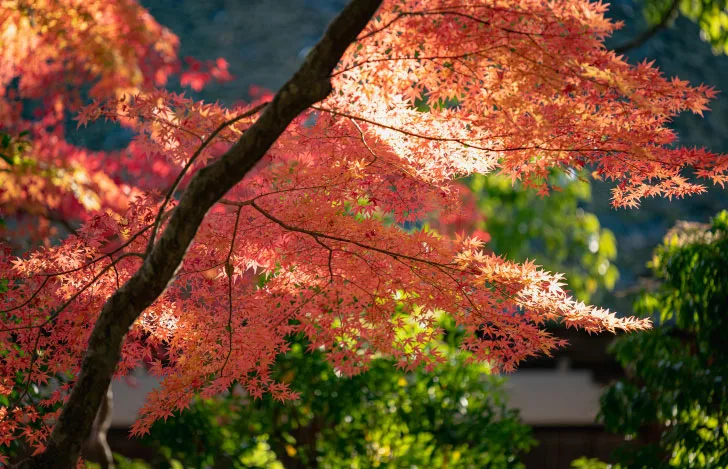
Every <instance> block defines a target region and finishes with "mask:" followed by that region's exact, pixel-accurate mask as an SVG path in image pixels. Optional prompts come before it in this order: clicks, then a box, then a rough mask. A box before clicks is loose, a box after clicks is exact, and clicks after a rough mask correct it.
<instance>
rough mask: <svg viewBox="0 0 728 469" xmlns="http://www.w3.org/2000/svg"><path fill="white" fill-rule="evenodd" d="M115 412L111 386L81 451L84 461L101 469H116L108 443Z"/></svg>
mask: <svg viewBox="0 0 728 469" xmlns="http://www.w3.org/2000/svg"><path fill="white" fill-rule="evenodd" d="M113 412H114V393H113V391H112V390H111V386H109V388H108V389H107V391H106V398H105V399H104V400H103V401H101V406H100V407H99V411H98V413H97V414H96V419H95V420H94V424H93V427H92V428H91V434H90V435H89V437H88V440H86V443H85V444H84V446H83V449H82V451H81V455H82V456H83V458H84V459H86V460H88V461H91V462H95V463H98V464H100V465H101V469H114V457H113V455H112V454H111V448H110V447H109V442H108V441H106V433H107V432H108V431H109V427H110V426H111V418H112V416H113Z"/></svg>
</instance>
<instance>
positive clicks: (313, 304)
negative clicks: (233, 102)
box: [0, 0, 728, 450]
mask: <svg viewBox="0 0 728 469" xmlns="http://www.w3.org/2000/svg"><path fill="white" fill-rule="evenodd" d="M605 11H606V6H605V5H603V4H597V3H588V2H586V1H580V0H564V1H559V2H549V3H547V2H541V1H535V0H534V1H532V0H522V1H520V2H500V1H492V0H488V1H479V2H471V3H463V2H460V1H449V0H439V1H426V2H422V1H414V0H404V1H394V0H392V1H385V2H384V4H383V5H382V7H381V8H380V10H379V11H378V13H377V15H376V16H375V17H374V18H373V19H372V20H371V22H370V23H369V25H368V26H367V27H366V28H365V29H364V30H363V31H362V32H361V33H360V34H359V37H358V40H357V41H356V43H355V44H353V45H352V46H351V47H349V49H348V51H347V53H346V54H345V55H344V57H343V58H342V59H341V61H340V63H339V65H338V67H337V68H336V70H335V71H334V73H333V74H332V77H331V80H332V84H333V92H332V93H331V94H330V95H329V96H328V97H327V98H326V99H325V100H323V101H321V102H319V103H318V104H316V105H314V106H313V107H311V108H310V109H308V110H307V111H305V112H304V113H302V114H301V115H300V116H299V117H298V118H297V119H296V120H295V121H294V122H293V123H292V124H291V125H290V126H288V128H287V129H286V131H285V132H284V133H283V134H281V135H280V136H279V138H278V139H277V141H276V142H275V144H274V145H273V147H271V148H270V150H269V151H268V152H267V154H266V156H265V157H264V159H263V160H262V161H261V162H260V163H259V164H258V165H257V166H256V167H255V169H254V170H252V171H251V172H249V173H248V174H247V176H246V177H245V179H244V180H242V181H241V182H240V183H239V184H237V185H236V186H235V187H234V188H233V189H232V190H231V191H230V192H229V193H228V194H227V195H226V196H225V197H224V198H223V199H221V200H219V202H218V203H217V204H215V205H214V207H213V208H212V209H211V210H210V211H209V212H208V213H207V216H206V217H205V219H204V221H203V223H202V224H201V226H200V227H199V230H198V231H197V235H196V237H195V239H194V242H193V243H192V245H191V246H190V247H189V249H188V250H187V252H186V255H185V257H184V261H183V263H182V265H181V266H180V268H179V270H178V271H177V273H176V276H175V278H174V280H173V281H172V282H171V283H170V284H169V286H168V288H167V289H166V290H165V291H164V293H163V294H162V295H161V296H160V297H159V298H158V299H157V300H156V301H155V302H154V303H153V304H152V305H151V306H150V307H149V308H147V309H146V310H145V311H144V312H143V314H142V315H141V316H140V317H139V318H138V320H137V321H136V322H135V323H134V325H133V326H132V328H131V329H130V330H129V332H128V334H127V336H126V340H125V342H124V345H123V350H122V357H121V360H120V362H119V364H118V367H117V369H116V374H117V376H123V375H124V374H126V373H128V372H129V371H131V370H132V369H134V368H136V367H138V366H140V365H146V366H148V368H149V370H150V372H151V373H153V374H155V375H158V376H160V377H162V378H163V386H162V387H161V388H160V389H158V390H156V391H154V392H153V393H152V394H151V395H150V396H149V399H148V402H147V405H146V406H145V407H144V409H143V411H142V414H141V415H140V418H139V420H138V422H137V423H136V424H135V425H134V427H133V430H132V432H133V433H134V434H141V433H144V432H146V431H147V430H148V428H149V426H150V425H151V423H152V422H153V421H154V420H155V419H158V418H165V417H167V416H169V415H172V413H173V412H175V411H177V410H179V409H183V408H185V407H186V406H187V405H188V403H189V402H190V398H191V397H192V396H193V394H195V393H201V394H202V395H204V396H207V395H213V394H216V393H219V392H221V391H224V390H225V389H228V388H229V387H230V386H231V385H232V384H234V383H239V384H240V385H242V386H243V387H244V389H245V390H246V391H247V392H248V393H250V394H251V395H253V396H260V395H261V394H263V393H266V392H268V393H272V394H273V395H274V396H275V397H276V398H279V399H290V398H294V397H295V394H294V393H293V392H291V391H290V390H289V388H288V386H287V385H285V384H283V383H280V382H276V381H274V380H273V379H272V378H271V376H270V370H271V364H272V363H273V362H274V360H275V358H276V356H277V355H278V354H280V353H282V352H285V351H286V350H287V349H288V338H289V337H290V335H291V334H294V333H301V334H303V335H305V336H306V337H307V339H308V340H309V341H310V344H311V348H312V349H321V350H325V351H326V353H327V357H328V359H329V360H330V361H331V363H332V364H334V365H335V367H336V368H337V369H338V370H340V371H341V372H342V373H345V374H355V373H357V372H359V371H361V370H362V369H365V368H366V366H367V362H368V360H369V359H370V358H372V357H373V356H374V355H376V354H379V353H384V354H388V355H390V356H392V357H394V358H395V359H397V360H398V361H399V363H400V366H402V367H414V366H418V365H421V364H424V365H425V366H428V365H433V364H435V363H438V362H439V361H441V357H440V356H438V354H437V353H436V351H435V350H434V349H431V348H429V347H428V343H429V342H430V341H431V340H432V339H433V338H434V337H437V336H438V335H439V332H440V331H439V330H438V328H437V319H438V317H439V315H440V314H442V313H447V314H449V315H451V316H452V317H454V318H455V320H456V321H457V323H458V324H459V325H460V326H461V327H462V328H463V329H464V330H465V331H466V332H467V334H466V339H465V341H464V343H463V344H462V346H463V347H464V348H465V349H467V350H469V351H470V352H472V358H473V360H486V361H490V362H493V363H494V364H496V365H498V366H500V367H501V368H502V369H505V370H511V369H513V368H514V366H515V365H516V364H517V363H518V362H519V361H520V360H522V359H524V358H526V357H528V356H531V355H533V354H536V353H548V352H549V351H550V350H552V349H553V348H554V347H556V346H557V345H559V343H558V340H557V339H555V338H553V337H552V336H550V335H549V334H548V333H547V332H545V331H544V330H543V329H542V326H543V324H544V322H545V321H550V320H556V321H563V322H564V323H566V324H567V325H569V326H574V327H580V328H584V329H586V330H588V331H600V330H605V329H606V330H615V329H624V330H635V329H642V328H645V327H649V320H642V319H639V320H638V319H633V318H619V317H617V316H615V315H614V314H613V313H610V312H608V311H606V310H603V309H600V308H596V307H592V306H588V305H585V304H583V303H580V302H577V301H575V300H573V299H572V298H571V297H570V296H569V294H568V293H567V291H566V290H565V289H564V284H565V280H564V279H563V278H562V276H560V275H559V274H551V273H548V272H545V271H543V270H541V269H539V267H538V266H537V265H536V264H534V263H525V264H515V263H512V262H508V261H506V260H503V259H502V258H499V257H497V256H494V255H490V254H486V253H484V252H483V251H482V248H483V242H482V241H480V240H478V239H477V238H470V237H466V236H454V237H451V236H446V235H441V234H438V233H437V232H434V231H424V230H417V229H409V230H406V229H404V226H405V222H409V223H408V224H407V225H406V226H412V224H413V223H415V224H416V223H417V222H420V221H422V220H426V219H427V217H428V216H429V214H430V213H432V212H434V211H438V210H439V211H444V212H445V213H450V214H455V215H456V214H458V213H459V211H460V210H461V202H460V198H459V197H458V193H459V191H458V190H457V186H456V184H457V179H458V178H462V177H464V176H467V175H470V174H473V173H488V172H492V171H500V172H502V173H504V174H506V175H508V176H509V177H511V178H512V179H513V180H521V181H523V182H525V183H526V185H528V186H531V187H534V188H536V189H537V190H540V191H541V192H543V193H544V194H547V193H548V191H549V180H548V176H549V174H550V171H552V170H554V169H557V170H564V171H567V170H571V169H577V170H581V169H583V168H588V169H591V170H592V171H593V172H594V175H595V177H598V178H603V179H608V180H615V181H617V182H618V184H617V185H616V187H615V189H614V192H613V204H614V205H615V206H620V207H634V206H637V205H638V204H639V201H640V200H641V199H643V198H645V197H652V196H666V197H682V196H685V195H688V194H694V193H699V192H702V191H703V190H704V189H703V186H702V185H699V184H697V183H695V182H692V181H693V180H692V179H689V177H690V172H689V171H693V172H694V174H695V175H696V176H698V177H699V178H703V179H705V180H707V181H708V182H712V183H718V184H721V185H723V184H724V183H725V182H726V180H727V176H726V171H727V170H728V160H726V158H725V157H723V156H721V155H715V154H712V153H710V152H708V151H705V150H702V149H690V148H680V147H677V146H675V143H676V135H675V134H674V133H673V131H671V130H670V129H669V128H668V127H667V125H668V124H669V122H670V120H671V119H672V118H673V117H674V116H676V115H677V114H678V113H679V112H682V111H692V112H695V113H702V112H703V111H704V110H705V109H706V105H707V102H708V100H709V99H710V98H711V97H713V96H714V94H715V92H714V91H713V90H712V89H710V88H707V87H704V86H698V87H691V86H689V85H688V84H687V83H686V82H684V81H680V80H678V79H671V80H668V79H666V78H664V77H663V76H661V74H660V73H659V71H658V70H656V69H655V68H654V67H652V66H651V64H648V63H643V64H640V65H637V66H633V65H629V64H627V63H626V62H625V61H624V59H623V58H622V57H620V56H617V55H615V54H614V53H613V52H611V51H609V50H607V49H606V48H605V47H604V45H603V40H604V39H605V38H606V37H607V36H608V35H609V34H610V33H611V32H612V31H613V30H614V29H615V28H616V27H617V25H615V24H613V23H611V22H610V21H608V20H607V19H606V18H605V16H604V14H605ZM0 18H2V19H0V41H2V49H1V50H2V52H1V53H0V54H1V55H0V90H2V91H1V92H0V116H1V117H0V119H2V131H3V132H5V133H8V134H10V135H12V136H13V138H16V137H17V138H20V137H18V136H19V135H20V133H21V132H29V133H28V134H24V135H26V137H25V138H26V139H27V140H29V141H30V147H29V148H28V149H26V150H24V152H23V154H22V155H17V156H16V158H20V159H23V158H24V159H25V160H24V161H26V160H27V161H28V163H27V165H26V166H28V168H26V167H25V166H22V165H18V164H11V163H10V162H8V161H5V162H3V161H0V184H1V185H0V210H2V212H0V214H2V216H3V217H4V218H5V217H8V216H16V215H18V214H19V213H20V212H28V213H31V214H35V215H38V214H40V215H44V214H49V213H53V214H56V215H58V216H62V217H66V218H68V217H71V218H74V219H80V220H83V221H84V224H83V225H82V226H81V228H80V229H78V230H77V231H76V233H75V234H72V235H69V236H67V237H66V238H65V239H63V240H62V241H61V242H60V243H57V244H56V245H54V246H53V247H46V248H42V249H38V250H34V251H32V252H27V253H25V254H24V255H22V256H20V257H13V256H11V255H10V251H9V250H6V251H5V253H4V255H3V256H2V258H1V259H0V279H7V291H6V292H5V293H4V294H3V296H2V297H0V308H1V309H2V311H3V315H2V317H0V341H1V342H0V343H1V344H2V345H0V350H2V352H1V355H0V393H5V394H9V393H10V392H11V388H12V387H13V386H14V385H15V384H16V383H18V382H20V383H22V385H21V386H22V388H21V390H22V389H25V390H27V389H28V387H29V386H31V385H38V386H47V387H48V389H49V392H48V393H47V396H46V397H45V398H44V399H43V400H41V401H39V402H35V401H32V400H30V399H28V398H27V391H26V392H21V393H20V398H19V399H17V400H16V402H13V403H12V404H11V405H10V406H8V407H6V408H2V409H0V419H1V420H0V443H4V444H7V443H9V442H10V441H11V440H13V439H15V438H18V437H23V438H26V439H27V440H28V441H30V442H31V443H32V444H33V445H34V446H36V447H37V448H38V449H39V450H41V449H42V448H43V441H44V439H45V438H46V436H47V434H48V432H49V431H50V428H51V426H52V424H53V422H54V419H55V418H56V417H57V415H58V412H59V411H55V412H50V413H45V414H43V415H42V416H41V415H39V413H38V411H37V410H38V409H39V408H40V407H44V406H46V407H47V406H49V405H52V404H55V403H58V402H63V401H64V399H65V398H66V396H67V393H68V391H69V389H70V388H71V387H72V385H73V377H74V376H75V375H77V374H78V372H79V370H80V365H81V360H82V358H83V356H84V353H85V352H86V349H87V344H88V341H89V337H90V335H91V333H92V329H93V326H94V324H95V321H96V319H97V317H98V315H99V312H100V311H101V308H102V306H103V305H104V303H105V302H106V301H107V298H108V297H109V296H110V295H111V294H112V293H113V292H114V291H115V290H117V289H118V288H119V287H120V286H121V285H123V284H124V282H126V281H127V280H128V279H129V278H130V277H131V276H132V275H133V274H134V272H136V271H137V269H139V267H140V265H141V264H142V262H144V260H145V256H147V255H148V254H149V252H150V249H151V246H153V244H154V242H155V240H156V239H158V237H159V234H160V233H161V231H162V230H163V229H164V228H165V226H166V223H167V221H168V219H169V215H170V213H172V211H174V209H175V206H176V204H177V203H178V202H177V201H178V200H179V198H178V197H177V195H176V194H178V193H180V192H182V191H184V189H185V187H186V184H187V181H189V178H190V177H191V176H192V175H194V174H196V173H198V172H201V171H205V169H204V168H205V166H206V165H207V164H209V163H210V162H214V161H216V160H217V159H218V158H220V157H221V155H222V154H223V153H224V152H225V151H226V150H228V149H229V148H230V147H231V146H232V145H234V144H235V142H236V141H237V140H238V139H239V138H240V136H241V135H243V134H244V133H245V132H246V130H247V129H249V128H250V127H251V126H252V125H253V124H254V123H255V122H256V121H257V119H258V117H259V116H260V113H261V112H263V111H264V110H265V108H266V103H267V102H268V101H269V100H270V97H268V96H265V97H263V98H261V99H259V100H258V101H255V102H252V103H250V104H247V105H243V106H238V107H234V108H225V107H223V106H221V105H218V104H209V103H202V102H196V101H194V100H192V99H190V98H188V97H186V96H184V95H180V94H174V93H171V92H168V91H165V90H163V89H161V88H158V86H159V85H163V84H164V83H165V81H166V79H167V77H168V75H170V74H172V73H176V72H178V71H179V70H180V68H179V64H178V62H177V58H176V44H177V39H176V38H175V37H174V36H173V35H172V34H171V33H170V32H169V31H167V30H165V29H164V28H162V27H161V26H159V25H158V24H157V23H155V22H154V20H153V19H152V18H151V17H150V16H149V15H148V14H147V13H146V12H145V11H144V10H143V9H141V7H139V6H138V5H137V4H135V3H134V2H133V1H131V0H127V1H120V2H102V1H96V0H93V1H84V2H76V1H72V0H65V1H63V2H53V1H47V2H46V1H40V0H39V1H5V2H2V3H1V4H0ZM222 65H224V63H223V64H222ZM210 70H212V71H211V72H199V71H197V70H193V72H196V73H202V76H200V75H196V74H193V75H187V78H185V80H186V82H187V83H189V84H193V85H194V84H196V83H197V84H199V83H200V82H199V80H203V81H204V80H207V79H209V78H211V77H214V76H215V75H216V74H218V75H220V74H222V75H224V73H223V72H224V66H223V67H218V65H212V66H211V67H210ZM220 70H222V72H221V71H220ZM223 78H225V77H224V76H223ZM195 86H197V85H195ZM79 89H82V90H83V91H84V92H83V93H78V92H75V91H74V90H79ZM86 96H88V97H90V98H92V99H93V102H92V103H91V104H86V105H85V106H83V107H82V108H80V107H79V106H80V103H81V100H82V98H84V97H86ZM30 100H34V101H37V102H38V103H39V104H38V106H39V107H38V109H40V110H42V111H41V113H40V115H39V116H36V117H35V118H27V117H26V116H25V114H26V113H27V109H26V108H27V106H28V103H29V101H30ZM423 107H425V108H426V109H424V110H423V109H422V108H423ZM68 111H72V112H74V114H75V118H76V120H77V121H78V124H79V125H84V124H86V123H88V122H90V121H93V120H96V119H109V120H113V121H115V122H118V123H120V124H122V125H124V126H126V127H128V128H130V129H132V130H133V131H134V134H135V137H134V140H133V142H132V144H131V145H130V147H129V148H128V149H126V150H123V151H118V152H114V153H101V152H91V151H88V150H85V149H82V148H79V147H75V146H73V145H71V144H69V143H67V142H65V136H64V133H63V130H62V129H63V126H62V125H61V121H62V119H63V116H64V115H65V113H66V112H68ZM76 111H78V112H76ZM49 129H51V130H49ZM58 376H62V377H64V379H63V380H61V381H62V382H61V381H58V379H57V377H58ZM39 418H41V419H43V420H44V421H45V422H46V423H47V424H48V425H47V426H41V427H37V426H35V425H33V426H31V425H29V423H30V422H33V421H34V420H36V419H39Z"/></svg>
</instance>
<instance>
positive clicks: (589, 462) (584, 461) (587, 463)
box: [571, 458, 619, 469]
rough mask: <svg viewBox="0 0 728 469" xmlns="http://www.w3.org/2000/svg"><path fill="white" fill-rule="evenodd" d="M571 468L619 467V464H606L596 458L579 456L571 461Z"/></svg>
mask: <svg viewBox="0 0 728 469" xmlns="http://www.w3.org/2000/svg"><path fill="white" fill-rule="evenodd" d="M571 467H572V469H619V466H615V465H613V464H607V463H605V462H603V461H600V460H598V459H593V458H592V459H589V458H579V459H577V460H575V461H572V462H571Z"/></svg>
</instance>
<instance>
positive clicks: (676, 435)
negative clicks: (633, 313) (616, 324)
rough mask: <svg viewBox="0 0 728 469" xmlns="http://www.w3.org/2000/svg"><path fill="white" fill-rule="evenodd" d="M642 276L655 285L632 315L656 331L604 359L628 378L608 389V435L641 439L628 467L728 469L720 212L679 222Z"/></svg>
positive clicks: (726, 258)
mask: <svg viewBox="0 0 728 469" xmlns="http://www.w3.org/2000/svg"><path fill="white" fill-rule="evenodd" d="M650 267H651V269H652V271H653V272H654V274H655V277H656V279H657V280H658V281H659V285H657V286H656V288H654V291H652V292H649V293H645V294H643V295H642V296H641V297H640V299H639V300H638V301H637V302H636V305H635V309H636V310H637V312H638V313H641V314H642V315H649V316H652V317H654V318H655V319H656V321H657V327H655V329H653V330H651V331H648V332H646V333H641V334H631V335H627V336H623V337H621V338H619V339H618V340H617V341H616V342H615V343H614V345H613V348H612V352H613V353H614V355H615V356H616V358H617V360H618V361H619V362H620V364H621V365H622V366H623V367H624V368H625V370H626V372H627V378H626V379H624V380H622V381H620V382H618V383H616V384H615V385H614V386H612V387H611V388H609V389H608V390H607V392H606V393H605V394H604V395H603V397H602V400H601V413H600V417H601V419H602V420H603V421H604V423H605V425H606V427H607V429H608V430H611V431H614V432H617V433H621V434H624V435H627V436H628V437H640V439H641V440H643V441H645V440H646V442H647V445H646V446H641V445H640V446H638V445H633V446H629V447H625V448H624V449H623V450H622V451H621V452H620V454H619V455H618V456H619V459H620V462H621V463H622V464H623V465H624V467H627V468H650V469H652V468H669V467H678V468H702V469H711V468H715V469H718V468H726V467H728V340H726V339H725V331H726V330H728V212H725V211H724V212H721V213H720V214H718V215H717V216H716V217H715V218H714V219H713V220H712V223H711V224H709V225H701V224H697V223H685V222H683V223H681V224H679V225H678V226H677V227H676V228H675V229H673V230H672V231H671V232H670V233H668V235H667V236H666V238H665V240H664V242H663V244H662V245H661V246H659V247H658V248H657V250H656V251H655V254H654V258H653V260H652V262H651V263H650Z"/></svg>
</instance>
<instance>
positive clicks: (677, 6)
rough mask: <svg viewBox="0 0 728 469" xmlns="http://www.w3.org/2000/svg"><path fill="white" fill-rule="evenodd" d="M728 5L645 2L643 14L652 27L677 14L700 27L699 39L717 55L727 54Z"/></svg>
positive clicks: (693, 0) (709, 0) (719, 1)
mask: <svg viewBox="0 0 728 469" xmlns="http://www.w3.org/2000/svg"><path fill="white" fill-rule="evenodd" d="M727 6H728V3H727V2H726V0H645V1H644V13H645V18H646V19H647V22H648V23H650V24H652V25H657V24H661V23H664V22H665V21H666V19H669V17H670V16H671V15H672V14H673V13H674V12H676V13H678V14H680V15H682V16H684V17H686V18H688V19H689V20H691V21H693V22H695V23H697V24H698V26H700V37H701V38H702V39H703V40H704V41H706V42H709V43H710V45H711V46H712V47H713V51H714V52H715V53H718V54H726V53H728V9H727V8H726V7H727Z"/></svg>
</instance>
